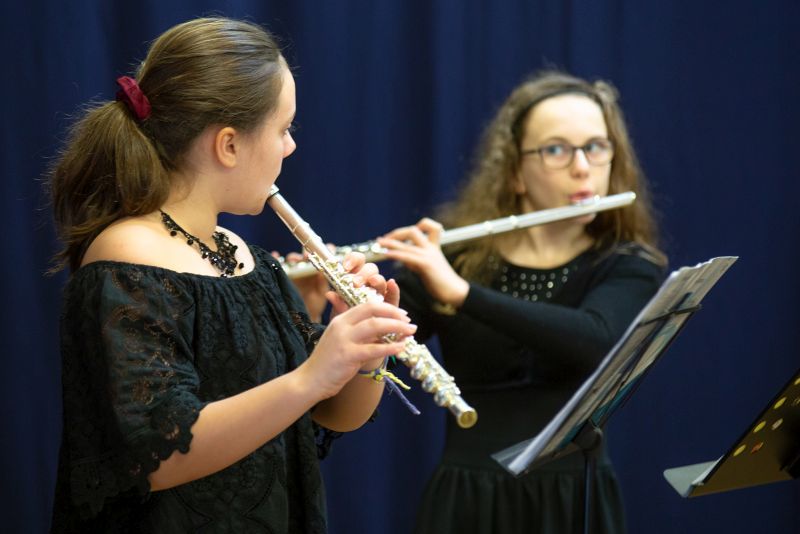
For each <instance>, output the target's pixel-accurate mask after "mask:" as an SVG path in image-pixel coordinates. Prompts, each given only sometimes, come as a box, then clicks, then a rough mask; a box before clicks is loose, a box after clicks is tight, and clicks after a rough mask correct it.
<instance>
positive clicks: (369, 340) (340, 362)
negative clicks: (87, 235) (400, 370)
mask: <svg viewBox="0 0 800 534" xmlns="http://www.w3.org/2000/svg"><path fill="white" fill-rule="evenodd" d="M416 330H417V327H416V325H413V324H411V323H410V319H409V318H408V315H407V313H406V312H405V311H404V310H401V309H400V308H398V307H396V306H393V305H391V304H388V303H385V302H378V303H366V304H359V305H358V306H354V307H352V308H350V309H349V310H346V311H343V312H342V313H340V314H339V315H337V316H336V317H334V318H333V319H332V320H331V322H330V323H329V324H328V327H327V328H326V329H325V332H324V333H323V334H322V337H321V338H320V339H319V342H318V343H317V346H316V347H315V348H314V351H313V352H312V353H311V356H309V358H308V360H306V361H305V362H304V363H303V365H301V366H300V367H299V368H298V369H297V370H298V371H300V372H302V373H303V374H304V376H305V377H306V380H308V381H309V382H310V385H311V387H313V388H314V390H315V391H317V392H318V393H319V397H320V400H322V399H326V398H329V397H332V396H334V395H336V394H337V393H338V392H339V390H341V389H342V388H343V387H344V385H345V384H347V382H349V381H350V380H351V379H352V378H353V377H354V376H355V375H356V373H357V372H358V371H359V370H361V369H362V368H364V369H374V368H375V367H378V365H379V364H380V362H381V361H382V360H383V359H384V358H386V357H388V356H392V355H394V354H397V353H399V352H402V350H403V346H404V339H405V338H406V337H407V336H410V335H413V334H414V332H415V331H416ZM390 333H394V334H396V335H397V341H395V342H392V343H384V342H382V341H381V340H380V338H381V337H383V336H385V335H386V334H390Z"/></svg>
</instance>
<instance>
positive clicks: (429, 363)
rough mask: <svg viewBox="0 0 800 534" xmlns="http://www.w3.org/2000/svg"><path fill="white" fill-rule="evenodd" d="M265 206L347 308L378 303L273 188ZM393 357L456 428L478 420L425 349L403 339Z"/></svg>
mask: <svg viewBox="0 0 800 534" xmlns="http://www.w3.org/2000/svg"><path fill="white" fill-rule="evenodd" d="M267 203H268V204H269V206H270V207H271V208H272V209H273V210H275V213H277V214H278V217H280V219H281V220H282V221H283V222H284V224H286V226H287V227H288V228H289V230H290V231H291V232H292V234H293V235H294V236H295V237H296V238H297V240H298V241H300V244H301V245H302V246H303V249H305V251H306V252H307V253H308V260H309V262H311V264H312V265H313V266H314V267H315V268H316V269H317V270H319V271H320V272H322V274H324V275H325V278H327V280H328V283H330V285H331V287H332V288H333V290H334V291H336V292H337V293H338V294H339V296H341V297H342V299H344V301H345V302H346V303H347V304H348V305H350V306H355V305H357V304H363V303H365V302H374V301H377V300H382V297H381V296H380V295H378V294H377V293H376V292H375V291H374V290H373V289H372V288H371V287H366V286H363V287H355V285H354V284H353V282H352V281H351V277H350V275H349V274H348V273H347V272H346V271H345V269H344V267H343V266H342V264H341V263H340V259H339V258H337V257H336V255H335V254H334V253H333V252H331V251H330V250H329V249H328V247H327V246H326V245H325V243H324V242H323V241H322V239H320V237H319V236H318V235H317V234H315V233H314V231H313V230H312V229H311V227H310V226H309V225H308V223H307V222H305V221H304V220H303V219H302V218H301V217H300V215H298V214H297V212H296V211H294V209H293V208H292V207H291V206H290V205H289V203H288V202H286V200H285V199H284V198H283V197H282V196H281V195H280V194H278V188H277V187H275V186H274V185H273V186H272V188H271V189H270V191H269V198H268V200H267ZM391 336H392V334H388V336H387V337H386V338H385V341H391V340H392V337H391ZM396 357H397V359H398V360H400V361H401V362H403V363H404V364H405V365H406V366H407V367H409V369H410V374H411V377H412V378H414V379H416V380H419V381H421V382H422V389H424V390H425V391H427V392H429V393H432V394H433V400H434V402H436V404H437V405H439V406H442V407H443V408H447V409H448V410H450V412H451V413H452V414H453V415H454V416H455V417H456V421H457V422H458V426H460V427H462V428H469V427H471V426H472V425H474V424H475V422H476V421H477V420H478V414H477V412H476V411H475V409H474V408H472V407H471V406H470V405H468V404H467V403H466V402H464V399H462V398H461V392H460V391H459V389H458V387H457V386H456V383H455V381H454V380H453V377H452V376H450V375H449V374H447V372H446V371H445V370H444V369H443V368H442V366H441V365H439V362H437V361H436V359H435V358H434V357H433V355H432V354H431V353H430V351H429V350H428V348H427V347H426V346H425V345H420V344H419V343H417V342H416V341H415V340H414V338H413V337H407V338H406V339H405V342H404V346H403V352H401V353H400V354H397V355H396Z"/></svg>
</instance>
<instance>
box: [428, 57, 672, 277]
mask: <svg viewBox="0 0 800 534" xmlns="http://www.w3.org/2000/svg"><path fill="white" fill-rule="evenodd" d="M563 94H579V95H585V96H587V97H588V98H591V99H592V100H593V101H595V102H597V104H598V105H599V106H600V108H601V109H602V112H603V117H604V118H605V122H606V127H607V128H608V136H609V139H610V140H611V141H612V143H613V145H614V160H613V162H612V164H611V176H610V180H609V189H608V194H609V195H613V194H617V193H622V192H625V191H633V192H634V193H636V198H637V200H636V202H635V203H634V204H633V205H631V206H629V207H626V208H622V209H616V210H609V211H605V212H601V213H598V215H597V217H595V219H594V220H593V221H592V222H591V223H590V224H589V225H588V226H587V232H588V233H589V235H591V236H592V237H593V238H595V247H596V248H597V249H613V248H614V246H615V245H618V244H621V243H626V242H634V243H638V244H639V245H641V246H642V248H643V249H644V250H645V251H646V253H647V254H648V256H649V257H650V259H651V260H652V261H654V262H656V263H658V264H661V265H664V264H666V257H665V255H664V254H663V252H661V251H660V250H659V248H658V229H657V225H656V221H655V216H654V215H653V209H652V207H651V203H650V196H649V193H648V190H647V184H646V180H645V176H644V173H643V172H642V169H641V167H640V166H639V162H638V159H637V158H636V154H635V153H634V150H633V145H632V143H631V140H630V137H629V135H628V129H627V127H626V126H625V120H624V117H623V114H622V110H621V109H620V107H619V105H618V103H617V99H618V93H617V90H616V89H615V88H614V87H613V86H612V85H611V84H610V83H608V82H605V81H595V82H592V83H590V82H588V81H586V80H583V79H581V78H577V77H575V76H571V75H569V74H565V73H563V72H558V71H544V72H541V73H538V74H536V75H534V76H532V77H531V78H529V79H527V80H526V81H524V82H523V83H522V84H520V85H519V86H517V87H516V88H515V89H514V90H513V91H512V92H511V94H510V95H509V97H508V98H507V99H506V101H505V102H504V103H503V104H502V105H501V106H500V109H499V110H498V111H497V113H496V115H495V117H494V119H493V120H492V121H491V123H490V124H489V125H488V127H487V128H486V130H485V131H484V133H483V137H482V139H481V143H480V144H479V147H478V150H477V153H476V158H475V160H474V164H473V170H472V172H471V173H470V175H469V178H468V180H467V181H466V183H465V185H464V186H463V187H462V189H461V191H460V193H459V195H458V197H457V199H456V200H455V201H454V202H452V203H450V204H446V205H445V206H443V207H442V208H441V209H440V210H439V213H438V217H439V219H440V220H441V221H442V223H443V224H444V225H445V226H446V227H450V228H453V227H459V226H465V225H468V224H474V223H477V222H482V221H486V220H491V219H496V218H500V217H507V216H509V215H517V214H519V213H520V211H521V208H520V204H519V196H518V195H517V194H516V193H515V192H514V187H513V180H514V177H515V176H516V174H517V171H518V170H519V167H520V164H521V156H520V141H521V139H522V136H523V134H524V131H523V125H524V124H525V120H526V118H527V117H528V115H529V114H530V112H531V110H532V109H533V108H534V107H535V106H536V105H537V104H538V103H540V102H542V101H543V100H546V99H548V98H551V97H554V96H558V95H563ZM496 243H497V240H496V238H487V239H481V240H478V241H473V242H470V243H469V244H464V245H462V246H459V245H456V246H455V247H454V248H453V249H451V251H452V252H453V253H454V254H453V257H454V258H455V259H454V267H455V268H456V270H457V271H458V272H459V273H460V274H461V275H462V276H463V277H464V278H467V279H470V280H475V281H479V282H487V281H488V277H489V276H490V275H491V273H488V272H487V270H486V268H485V266H486V264H487V259H488V258H489V256H490V255H492V254H493V253H495V252H496ZM451 251H448V252H451Z"/></svg>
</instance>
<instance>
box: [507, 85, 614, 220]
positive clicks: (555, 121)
mask: <svg viewBox="0 0 800 534" xmlns="http://www.w3.org/2000/svg"><path fill="white" fill-rule="evenodd" d="M607 139H608V130H607V128H606V121H605V119H604V118H603V112H602V110H601V109H600V106H599V105H598V104H597V103H596V102H595V101H594V100H592V99H591V98H589V97H586V96H582V95H573V94H565V95H559V96H554V97H551V98H548V99H546V100H543V101H542V102H540V103H539V104H537V105H536V106H535V107H534V108H533V109H532V110H531V112H530V113H529V114H528V116H527V118H526V120H525V129H524V134H523V136H522V139H521V142H520V152H521V153H522V154H523V155H522V156H521V157H522V159H521V161H520V167H519V171H518V173H517V176H516V177H515V180H514V190H515V192H516V193H517V194H518V195H520V200H521V208H522V211H523V212H529V211H534V210H542V209H548V208H557V207H561V206H566V205H569V204H574V203H575V202H578V201H580V200H583V199H585V198H589V197H593V196H595V195H600V196H605V195H606V194H607V193H608V184H609V177H610V175H611V161H610V160H609V161H608V162H607V163H604V164H600V165H595V164H592V163H590V159H587V155H586V152H585V150H588V151H589V152H593V153H594V154H590V156H589V158H591V159H593V160H594V161H595V162H597V161H598V160H601V159H602V158H597V157H596V155H597V154H599V153H600V152H601V151H602V150H603V148H602V147H603V146H604V145H603V143H604V142H605V141H606V140H607ZM570 147H585V149H584V150H574V153H573V157H572V161H571V162H569V164H568V165H566V166H565V167H564V168H553V165H552V164H553V162H554V161H555V162H559V161H558V160H559V158H560V160H561V161H560V162H561V163H565V162H566V161H567V160H568V159H569V157H568V155H567V156H566V157H564V154H568V152H569V150H570ZM565 148H566V150H565ZM536 149H543V150H541V151H538V152H535V153H528V154H525V152H526V151H529V150H536ZM548 163H550V165H548ZM593 218H594V216H589V217H588V220H586V219H587V218H581V220H580V222H581V223H583V224H588V222H591V220H592V219H593Z"/></svg>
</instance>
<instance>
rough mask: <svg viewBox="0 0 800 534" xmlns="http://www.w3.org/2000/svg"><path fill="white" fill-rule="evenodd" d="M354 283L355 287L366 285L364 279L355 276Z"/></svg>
mask: <svg viewBox="0 0 800 534" xmlns="http://www.w3.org/2000/svg"><path fill="white" fill-rule="evenodd" d="M353 283H354V284H355V285H357V286H363V285H364V279H363V278H362V277H360V276H354V277H353Z"/></svg>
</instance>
